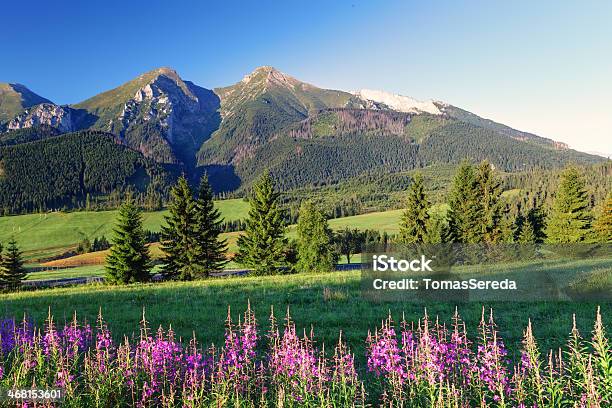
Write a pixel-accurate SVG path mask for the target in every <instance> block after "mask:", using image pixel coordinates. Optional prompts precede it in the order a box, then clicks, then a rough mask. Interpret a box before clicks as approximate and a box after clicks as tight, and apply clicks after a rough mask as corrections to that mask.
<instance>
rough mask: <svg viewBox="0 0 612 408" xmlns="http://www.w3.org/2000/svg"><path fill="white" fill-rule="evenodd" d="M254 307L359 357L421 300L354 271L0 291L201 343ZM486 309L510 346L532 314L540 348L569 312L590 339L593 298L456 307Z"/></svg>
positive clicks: (2, 311)
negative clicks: (368, 292)
mask: <svg viewBox="0 0 612 408" xmlns="http://www.w3.org/2000/svg"><path fill="white" fill-rule="evenodd" d="M249 300H250V302H251V304H252V306H253V307H254V309H255V311H256V313H257V317H258V319H259V324H260V325H262V326H263V327H264V328H265V327H267V324H268V322H267V318H268V316H269V314H270V307H271V306H272V305H273V306H274V307H275V310H276V314H277V317H278V318H281V317H282V315H283V314H284V313H285V312H286V310H287V308H288V307H289V308H290V310H291V315H292V317H293V318H294V320H295V321H296V323H297V325H298V327H300V328H304V329H306V330H309V329H310V327H311V325H313V326H314V329H315V334H316V336H317V341H319V342H324V343H325V344H326V345H328V346H330V345H331V344H333V342H335V341H336V340H337V337H338V334H339V332H340V330H342V331H343V338H345V339H346V340H347V341H348V342H349V344H350V345H351V347H352V348H353V349H354V350H355V351H356V354H357V356H358V358H363V352H364V350H363V347H364V343H363V341H364V338H365V336H366V335H367V332H368V330H370V329H373V328H374V326H375V325H376V324H379V323H380V321H381V319H384V318H385V317H386V316H387V314H388V313H389V312H390V313H391V314H392V315H393V317H394V319H396V320H398V319H400V318H401V315H402V313H405V314H406V318H407V319H418V318H419V316H421V315H422V313H423V311H424V305H423V304H417V303H410V302H399V303H398V302H386V303H371V302H370V301H368V300H366V299H365V298H364V297H362V294H361V290H360V272H355V271H354V272H336V273H328V274H302V275H288V276H272V277H243V278H220V279H210V280H206V281H196V282H184V283H180V282H177V283H175V282H172V283H158V284H146V285H130V286H125V287H109V286H102V285H88V286H79V287H71V288H58V289H49V290H42V291H33V292H21V293H14V294H5V295H0V317H6V316H16V317H18V318H20V317H22V316H23V314H24V313H26V314H27V315H28V316H29V317H30V318H32V319H33V320H34V321H36V322H37V323H42V322H43V321H44V319H45V317H46V315H47V310H48V309H49V308H51V311H52V312H53V314H54V316H55V319H56V321H57V322H60V323H63V322H64V321H66V320H69V319H70V318H71V316H72V314H73V313H74V311H78V313H79V316H80V318H81V319H87V320H88V321H90V322H93V321H94V320H95V318H96V315H97V314H98V311H99V309H101V310H102V313H103V314H105V315H106V316H107V317H108V323H109V326H110V327H111V329H112V330H113V334H114V335H116V336H123V335H128V336H129V335H133V334H135V333H134V331H135V330H136V328H137V327H138V322H139V321H140V319H141V318H142V311H143V309H144V310H145V313H146V318H147V320H148V321H149V323H150V325H151V327H153V328H156V327H158V326H159V325H163V326H165V327H167V326H168V325H170V324H172V328H173V329H174V330H175V331H176V332H177V334H178V335H180V336H182V337H184V338H188V337H191V335H192V333H195V334H196V335H197V337H198V338H199V339H200V340H202V341H204V342H207V343H208V342H215V343H216V344H219V342H221V341H222V339H223V337H222V336H223V327H224V321H225V318H226V316H227V307H228V306H231V308H232V312H233V314H234V316H236V317H237V313H241V312H242V311H243V310H244V308H245V307H246V304H247V301H249ZM426 306H427V312H428V313H429V314H430V315H431V316H437V315H439V317H440V318H441V319H442V320H443V321H446V322H449V321H450V318H451V316H452V313H453V311H454V309H455V306H456V305H455V304H450V303H444V302H431V303H428V304H427V305H426ZM483 306H484V307H485V308H486V309H488V308H489V307H493V309H494V311H495V314H496V316H497V322H498V324H499V328H500V332H501V335H502V336H503V337H504V339H505V340H506V342H507V343H508V345H509V346H511V347H514V348H516V347H517V346H518V345H519V343H520V340H521V336H522V330H523V329H524V327H525V325H526V324H527V322H528V319H531V320H532V322H533V323H534V331H535V334H536V336H537V338H538V339H542V343H543V344H542V346H543V347H544V348H549V347H558V346H560V345H561V344H562V343H563V342H565V340H566V336H567V334H568V333H569V331H570V330H571V320H572V314H573V313H575V314H576V320H577V323H578V325H579V328H580V329H581V330H582V332H583V334H584V335H585V337H589V332H590V330H591V325H592V322H593V318H594V316H595V310H596V306H597V305H596V304H595V303H572V302H552V303H547V302H537V303H534V302H532V303H520V302H497V303H488V304H480V303H465V304H460V305H459V309H458V310H459V312H460V313H461V314H462V316H463V317H464V318H465V320H466V321H467V324H468V325H469V331H470V332H474V330H475V329H476V326H477V324H478V320H479V318H480V315H481V312H482V307H483ZM601 306H602V312H603V316H604V319H605V323H606V324H609V323H610V322H609V318H610V311H611V306H612V305H611V304H609V303H608V304H603V305H601Z"/></svg>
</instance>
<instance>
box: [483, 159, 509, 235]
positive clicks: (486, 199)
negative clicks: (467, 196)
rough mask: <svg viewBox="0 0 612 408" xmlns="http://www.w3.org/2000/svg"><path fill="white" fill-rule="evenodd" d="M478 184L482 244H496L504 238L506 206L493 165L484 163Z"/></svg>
mask: <svg viewBox="0 0 612 408" xmlns="http://www.w3.org/2000/svg"><path fill="white" fill-rule="evenodd" d="M476 182H477V184H478V201H479V203H480V216H479V217H478V224H479V229H480V231H479V232H477V235H479V236H480V239H481V241H482V242H488V243H496V242H500V241H502V240H503V238H504V232H505V231H504V229H505V225H504V213H505V211H506V206H505V203H504V201H503V200H502V197H501V194H502V187H501V182H500V181H499V179H498V178H497V177H496V176H495V173H494V171H493V168H492V166H491V164H490V163H489V162H487V161H483V162H481V163H480V165H479V166H478V169H477V172H476Z"/></svg>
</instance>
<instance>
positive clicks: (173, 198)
mask: <svg viewBox="0 0 612 408" xmlns="http://www.w3.org/2000/svg"><path fill="white" fill-rule="evenodd" d="M195 206H196V204H195V200H194V198H193V191H192V190H191V188H190V187H189V183H187V179H186V178H185V177H184V176H181V177H179V179H178V182H177V184H176V186H174V187H173V188H172V190H171V192H170V203H169V204H168V215H167V216H165V217H164V219H165V225H163V226H162V233H161V241H162V250H163V251H164V253H165V254H166V255H165V257H164V261H163V262H164V266H163V267H162V274H163V275H164V277H165V278H167V279H180V280H192V279H194V278H195V277H196V275H197V274H198V269H197V265H196V253H197V246H198V243H197V237H196V229H197V228H198V225H197V218H196V211H195Z"/></svg>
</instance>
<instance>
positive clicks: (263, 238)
mask: <svg viewBox="0 0 612 408" xmlns="http://www.w3.org/2000/svg"><path fill="white" fill-rule="evenodd" d="M278 197H279V194H278V193H277V192H276V191H275V189H274V182H273V180H272V177H271V176H270V174H269V173H268V172H265V173H264V174H263V175H262V177H261V178H260V179H259V180H258V181H257V182H256V183H255V184H254V186H253V192H252V194H251V198H250V199H249V204H250V207H251V208H250V210H249V217H248V219H247V220H246V229H245V231H244V234H243V235H241V236H240V237H239V238H238V253H237V254H236V256H235V258H234V259H235V260H236V262H238V263H240V264H242V265H244V266H246V267H249V268H251V269H253V273H254V274H256V275H270V274H274V273H278V271H279V267H280V266H282V265H283V263H284V261H285V259H284V249H285V244H286V239H285V223H284V221H283V216H282V213H281V209H280V207H279V203H278Z"/></svg>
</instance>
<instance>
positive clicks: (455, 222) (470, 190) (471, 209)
mask: <svg viewBox="0 0 612 408" xmlns="http://www.w3.org/2000/svg"><path fill="white" fill-rule="evenodd" d="M479 193H480V188H479V184H478V179H477V175H476V172H475V171H474V167H473V166H472V165H471V164H470V163H469V162H467V161H464V162H462V163H461V165H460V166H459V168H458V169H457V173H456V174H455V179H454V181H453V187H452V191H451V194H450V199H449V206H450V208H449V228H450V231H451V236H452V240H453V241H456V242H461V243H466V244H472V243H478V242H481V239H482V233H483V231H482V229H481V224H480V219H481V218H480V217H481V215H482V214H481V213H482V202H481V200H480V197H479Z"/></svg>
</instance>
